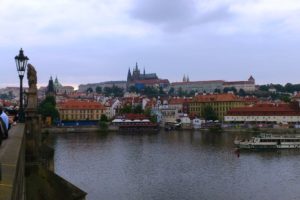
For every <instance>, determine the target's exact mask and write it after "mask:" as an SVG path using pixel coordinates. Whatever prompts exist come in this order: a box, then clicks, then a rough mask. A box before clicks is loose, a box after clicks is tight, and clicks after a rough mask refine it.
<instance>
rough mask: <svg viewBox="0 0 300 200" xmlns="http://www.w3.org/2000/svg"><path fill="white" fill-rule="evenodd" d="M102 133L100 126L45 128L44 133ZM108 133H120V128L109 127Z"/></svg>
mask: <svg viewBox="0 0 300 200" xmlns="http://www.w3.org/2000/svg"><path fill="white" fill-rule="evenodd" d="M97 131H102V130H101V128H100V127H99V126H53V127H48V128H43V132H48V133H57V134H60V133H86V132H97ZM105 131H108V132H116V131H118V127H116V126H108V128H107V130H105Z"/></svg>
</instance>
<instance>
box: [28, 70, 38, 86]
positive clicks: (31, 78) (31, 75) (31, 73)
mask: <svg viewBox="0 0 300 200" xmlns="http://www.w3.org/2000/svg"><path fill="white" fill-rule="evenodd" d="M27 79H28V86H29V89H36V84H37V77H36V71H35V68H34V66H32V65H31V64H28V71H27Z"/></svg>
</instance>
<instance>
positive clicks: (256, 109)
mask: <svg viewBox="0 0 300 200" xmlns="http://www.w3.org/2000/svg"><path fill="white" fill-rule="evenodd" d="M227 115H229V116H290V115H300V110H299V108H297V107H295V105H293V104H286V103H281V104H271V103H264V104H256V105H254V106H249V107H238V108H232V109H231V110H229V111H228V112H227Z"/></svg>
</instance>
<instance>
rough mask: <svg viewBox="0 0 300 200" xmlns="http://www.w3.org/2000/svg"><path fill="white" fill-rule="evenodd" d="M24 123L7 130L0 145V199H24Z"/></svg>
mask: <svg viewBox="0 0 300 200" xmlns="http://www.w3.org/2000/svg"><path fill="white" fill-rule="evenodd" d="M24 173H25V125H24V124H22V123H20V124H17V125H16V126H13V127H12V129H11V130H10V131H9V138H8V139H6V140H4V141H3V143H2V145H1V146H0V199H1V200H6V199H7V200H8V199H11V200H22V199H25V174H24Z"/></svg>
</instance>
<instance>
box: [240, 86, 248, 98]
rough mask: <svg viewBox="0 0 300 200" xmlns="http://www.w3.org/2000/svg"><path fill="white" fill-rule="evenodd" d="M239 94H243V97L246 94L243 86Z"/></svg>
mask: <svg viewBox="0 0 300 200" xmlns="http://www.w3.org/2000/svg"><path fill="white" fill-rule="evenodd" d="M239 96H241V97H244V96H246V92H245V90H243V89H242V88H241V89H240V90H239Z"/></svg>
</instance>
